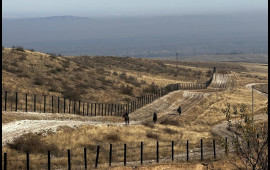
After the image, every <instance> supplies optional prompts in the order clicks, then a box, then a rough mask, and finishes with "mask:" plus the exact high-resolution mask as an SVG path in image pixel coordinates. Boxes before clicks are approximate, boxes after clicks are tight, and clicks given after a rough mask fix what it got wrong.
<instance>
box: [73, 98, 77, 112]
mask: <svg viewBox="0 0 270 170" xmlns="http://www.w3.org/2000/svg"><path fill="white" fill-rule="evenodd" d="M73 107H74V108H73V114H76V100H74V106H73Z"/></svg>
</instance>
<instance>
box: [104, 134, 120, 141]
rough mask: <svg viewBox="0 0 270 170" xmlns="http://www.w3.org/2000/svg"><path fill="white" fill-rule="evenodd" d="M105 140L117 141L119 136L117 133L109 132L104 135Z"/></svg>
mask: <svg viewBox="0 0 270 170" xmlns="http://www.w3.org/2000/svg"><path fill="white" fill-rule="evenodd" d="M105 139H106V140H108V141H109V142H119V141H121V138H120V136H119V135H118V134H115V133H110V134H108V135H107V136H106V137H105Z"/></svg>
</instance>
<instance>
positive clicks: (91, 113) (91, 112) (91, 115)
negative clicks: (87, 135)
mask: <svg viewBox="0 0 270 170" xmlns="http://www.w3.org/2000/svg"><path fill="white" fill-rule="evenodd" d="M92 113H93V103H91V116H92Z"/></svg>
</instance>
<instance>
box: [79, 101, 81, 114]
mask: <svg viewBox="0 0 270 170" xmlns="http://www.w3.org/2000/svg"><path fill="white" fill-rule="evenodd" d="M80 114H81V101H80V100H79V115H80Z"/></svg>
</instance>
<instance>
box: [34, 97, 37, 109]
mask: <svg viewBox="0 0 270 170" xmlns="http://www.w3.org/2000/svg"><path fill="white" fill-rule="evenodd" d="M36 103H37V95H34V112H36Z"/></svg>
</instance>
